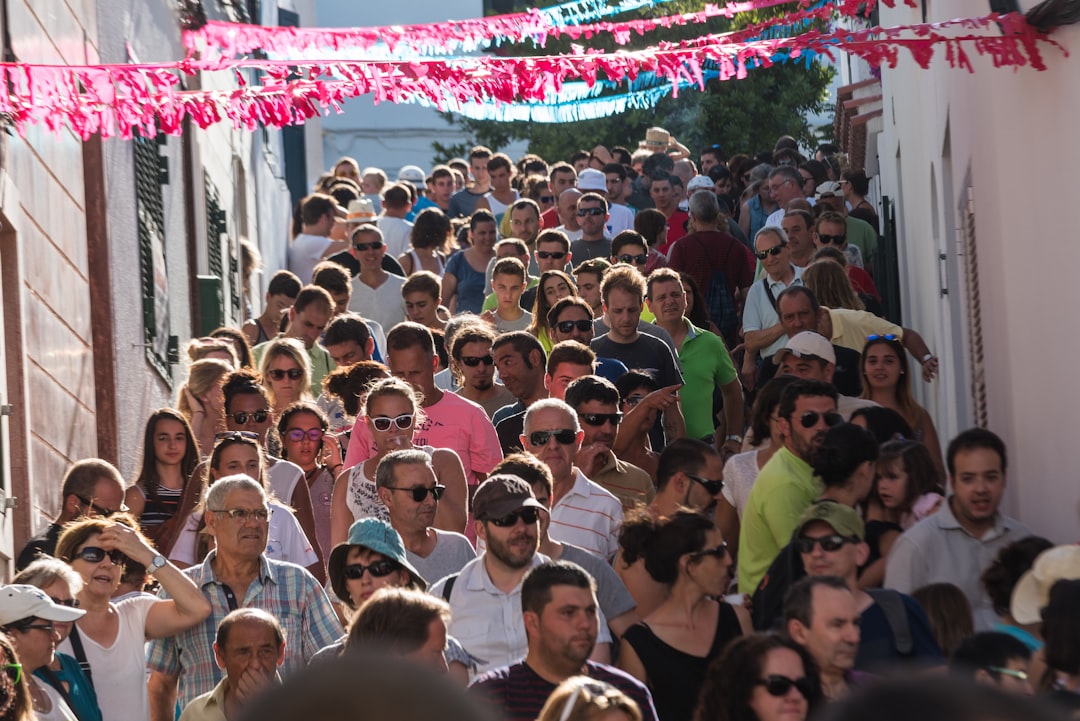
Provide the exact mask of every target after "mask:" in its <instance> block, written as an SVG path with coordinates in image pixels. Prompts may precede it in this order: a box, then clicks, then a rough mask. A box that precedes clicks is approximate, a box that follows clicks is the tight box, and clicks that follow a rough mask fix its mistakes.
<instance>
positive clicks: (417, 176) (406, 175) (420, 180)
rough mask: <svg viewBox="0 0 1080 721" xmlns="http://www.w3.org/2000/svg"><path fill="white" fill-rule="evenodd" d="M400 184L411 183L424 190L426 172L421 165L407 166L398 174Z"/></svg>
mask: <svg viewBox="0 0 1080 721" xmlns="http://www.w3.org/2000/svg"><path fill="white" fill-rule="evenodd" d="M397 179H398V182H405V183H411V184H412V185H414V186H416V187H417V188H420V189H421V190H423V188H424V170H423V168H421V167H420V166H419V165H406V166H404V167H403V168H402V169H401V170H399V171H398V174H397Z"/></svg>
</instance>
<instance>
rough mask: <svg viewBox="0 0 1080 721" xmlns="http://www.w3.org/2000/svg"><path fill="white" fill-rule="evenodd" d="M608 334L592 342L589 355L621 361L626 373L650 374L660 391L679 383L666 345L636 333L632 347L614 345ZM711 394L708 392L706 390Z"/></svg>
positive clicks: (677, 371)
mask: <svg viewBox="0 0 1080 721" xmlns="http://www.w3.org/2000/svg"><path fill="white" fill-rule="evenodd" d="M610 335H611V334H610V333H605V334H604V335H602V336H600V337H599V338H593V340H592V343H591V344H590V345H591V347H592V349H593V352H594V353H596V355H597V356H600V357H603V358H615V359H616V360H619V361H622V363H623V365H625V366H626V367H627V368H629V369H630V370H635V369H640V370H647V371H650V372H652V374H653V376H654V377H655V378H656V382H657V383H659V384H660V387H661V388H666V387H667V386H673V385H676V384H679V383H682V382H683V377H682V372H681V371H680V370H679V365H678V363H676V362H675V356H673V355H672V354H671V348H669V347H668V345H667V343H665V342H664V341H662V340H660V339H659V338H657V337H656V336H651V335H649V334H648V333H639V334H638V337H637V340H635V341H634V342H633V343H616V342H615V341H613V340H611V337H610ZM709 392H710V393H711V392H712V389H709Z"/></svg>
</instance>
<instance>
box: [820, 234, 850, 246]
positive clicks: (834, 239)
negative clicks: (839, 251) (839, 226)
mask: <svg viewBox="0 0 1080 721" xmlns="http://www.w3.org/2000/svg"><path fill="white" fill-rule="evenodd" d="M846 237H847V236H846V235H825V234H824V233H818V240H820V241H821V242H822V244H823V245H829V244H830V243H836V244H837V245H843V244H844V238H846Z"/></svg>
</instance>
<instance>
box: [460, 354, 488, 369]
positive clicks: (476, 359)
mask: <svg viewBox="0 0 1080 721" xmlns="http://www.w3.org/2000/svg"><path fill="white" fill-rule="evenodd" d="M461 362H462V363H464V364H465V365H467V366H469V367H470V368H475V367H476V366H478V365H480V364H481V363H483V364H484V365H486V366H491V365H495V357H494V356H492V355H491V354H490V353H488V354H487V355H463V356H461Z"/></svg>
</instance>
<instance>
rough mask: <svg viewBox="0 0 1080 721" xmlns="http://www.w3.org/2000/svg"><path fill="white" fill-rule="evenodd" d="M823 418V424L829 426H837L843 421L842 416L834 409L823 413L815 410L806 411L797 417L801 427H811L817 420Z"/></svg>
mask: <svg viewBox="0 0 1080 721" xmlns="http://www.w3.org/2000/svg"><path fill="white" fill-rule="evenodd" d="M821 419H824V420H825V425H827V426H828V427H829V428H832V427H833V426H838V425H840V424H841V423H843V422H844V417H843V416H842V415H840V414H839V413H837V412H835V411H827V412H825V413H818V412H817V411H807V412H806V413H803V414H802V416H800V417H799V423H800V424H802V427H803V428H813V427H814V426H816V425H817V423H818V420H821Z"/></svg>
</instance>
